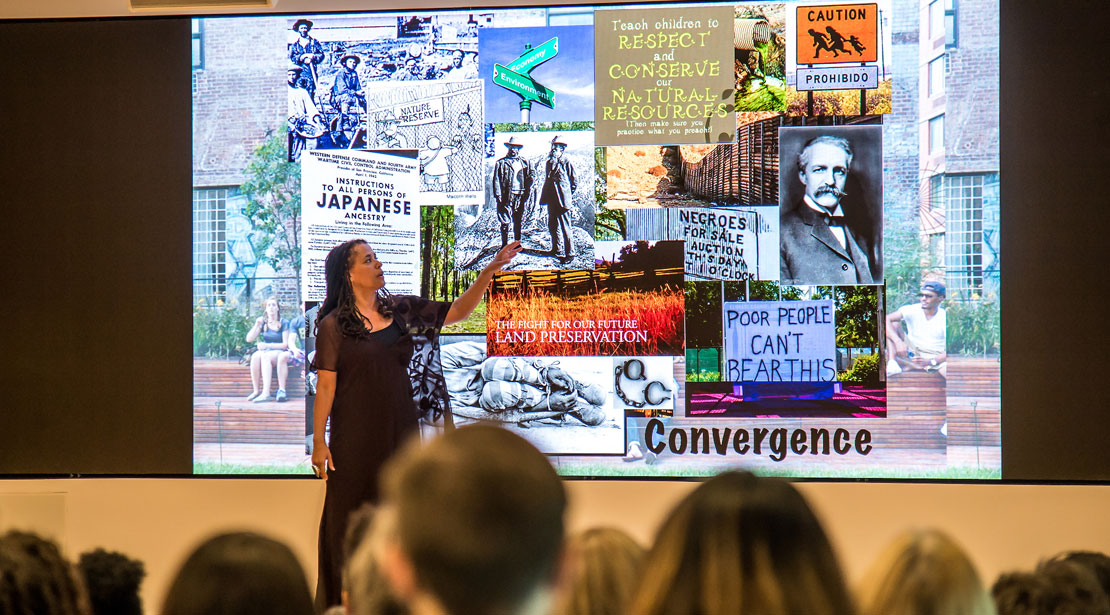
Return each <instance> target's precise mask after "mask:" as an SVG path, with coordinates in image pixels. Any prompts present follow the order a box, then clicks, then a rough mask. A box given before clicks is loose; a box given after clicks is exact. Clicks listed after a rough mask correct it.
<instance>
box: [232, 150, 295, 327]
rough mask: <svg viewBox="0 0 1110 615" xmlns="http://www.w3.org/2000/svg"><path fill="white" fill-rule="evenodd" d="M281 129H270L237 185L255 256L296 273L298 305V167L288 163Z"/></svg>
mask: <svg viewBox="0 0 1110 615" xmlns="http://www.w3.org/2000/svg"><path fill="white" fill-rule="evenodd" d="M285 135H286V132H285V130H284V129H282V130H276V131H270V133H269V136H268V137H267V138H266V140H265V141H263V142H262V144H260V145H259V146H258V147H257V148H255V150H254V153H253V154H252V155H251V160H250V162H249V163H248V164H247V168H246V169H245V170H244V174H245V175H246V177H247V179H246V181H245V182H243V184H242V185H241V186H240V187H239V189H240V190H241V191H242V193H243V194H244V195H246V197H247V205H246V206H245V207H244V208H243V215H245V216H246V217H247V219H248V220H250V223H251V228H253V229H254V231H255V232H254V234H253V242H252V245H253V246H254V252H255V256H257V257H258V259H259V260H261V261H264V262H267V263H269V264H270V266H272V267H273V268H274V270H275V271H283V270H284V271H291V272H293V274H294V275H295V276H296V277H295V279H296V280H297V283H296V284H295V286H296V288H297V304H298V305H300V304H301V291H300V279H301V170H300V167H299V166H298V165H297V164H294V163H291V162H289V154H288V144H287V142H286V136H285Z"/></svg>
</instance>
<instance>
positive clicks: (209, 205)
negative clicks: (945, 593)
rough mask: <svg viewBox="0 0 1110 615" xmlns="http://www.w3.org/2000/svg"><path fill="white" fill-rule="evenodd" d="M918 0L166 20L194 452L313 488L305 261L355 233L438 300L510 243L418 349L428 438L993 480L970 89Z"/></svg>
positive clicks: (796, 469)
mask: <svg viewBox="0 0 1110 615" xmlns="http://www.w3.org/2000/svg"><path fill="white" fill-rule="evenodd" d="M918 4H919V3H917V2H903V1H901V0H881V1H879V2H844V3H837V4H832V3H814V2H799V3H795V2H753V3H728V4H723V3H722V4H677V3H675V4H670V3H668V4H652V5H647V6H643V7H637V8H635V9H633V8H623V7H617V6H613V7H601V6H598V7H560V8H558V9H556V8H544V7H531V8H513V9H496V10H493V9H491V10H485V11H478V10H450V11H446V10H445V11H428V12H422V13H405V14H396V13H390V14H386V13H334V14H321V15H288V16H265V17H236V18H227V17H209V18H197V19H195V20H194V41H196V42H197V44H198V45H199V46H200V47H201V48H202V49H203V54H202V57H203V62H202V66H201V67H200V68H198V67H197V66H194V101H193V107H194V143H193V148H194V157H193V158H194V169H193V175H194V199H193V201H194V238H193V245H194V471H195V472H196V473H198V474H297V473H301V474H304V473H309V474H310V473H311V468H310V466H309V463H308V455H309V452H310V447H311V446H312V439H313V433H312V432H313V416H312V414H313V405H314V401H315V393H316V388H317V383H318V374H317V373H316V372H315V371H314V369H313V366H314V365H315V363H314V351H315V341H316V313H317V311H318V310H319V309H320V303H321V302H322V301H323V300H324V286H325V268H324V258H325V256H326V255H327V253H328V251H329V250H330V249H331V248H332V247H334V246H336V245H338V244H341V243H343V242H345V241H348V240H351V239H356V238H361V239H365V240H366V241H367V242H368V243H369V245H370V246H371V247H372V248H373V250H374V252H375V254H376V256H377V258H378V259H379V260H380V261H381V262H382V266H383V271H384V276H385V280H386V284H387V288H388V290H389V291H390V292H391V293H392V294H393V295H395V296H402V295H416V296H420V297H424V298H425V299H430V300H434V301H442V302H451V301H453V300H455V299H456V298H458V297H459V296H460V295H461V294H462V293H463V292H464V291H465V290H466V289H467V288H468V287H469V286H470V285H471V284H472V283H473V282H474V281H475V280H476V279H477V278H478V276H479V275H481V273H480V272H481V271H482V270H483V268H484V267H486V266H487V265H489V264H490V262H491V261H492V260H493V259H494V258H495V257H496V255H497V254H498V253H499V251H500V250H501V249H502V248H504V247H505V246H507V245H509V244H511V243H512V242H520V245H521V250H520V252H519V254H518V255H517V256H516V257H515V258H514V259H513V261H512V262H511V263H509V264H508V265H507V266H506V267H504V269H503V270H502V271H500V272H499V273H497V274H495V275H494V277H493V279H492V282H491V283H490V286H489V290H488V293H487V294H486V296H485V297H484V299H483V300H482V301H481V303H479V305H478V307H477V309H476V310H475V311H474V312H473V314H471V315H470V316H469V317H468V318H466V319H465V320H462V321H461V322H457V323H454V324H451V325H448V326H447V327H445V328H444V329H443V330H442V332H441V334H440V335H439V337H438V348H437V349H436V354H437V355H438V356H436V357H435V359H434V360H435V361H438V363H439V366H440V367H441V368H442V375H443V379H444V380H445V381H446V389H447V392H448V393H449V401H450V404H449V406H450V410H449V416H431V415H428V416H425V417H424V418H423V419H422V425H421V430H422V431H423V432H424V433H426V434H433V433H435V432H436V431H438V430H442V429H443V428H444V427H445V425H450V424H453V425H455V426H458V425H463V424H467V423H469V422H474V421H484V422H492V423H496V424H498V425H501V426H503V427H505V428H507V429H511V430H513V431H515V432H517V433H519V434H521V435H522V436H523V437H525V438H527V439H528V440H529V441H531V442H532V443H534V444H535V445H536V446H537V447H538V448H539V449H540V450H541V451H542V452H544V453H546V454H548V455H550V458H551V460H552V463H553V464H555V466H556V468H557V469H558V470H559V472H560V473H561V474H563V475H565V476H580V477H633V478H634V477H690V476H708V475H713V474H716V473H718V472H721V471H724V470H727V469H735V468H744V469H749V470H752V471H755V472H759V473H767V474H774V475H783V476H799V477H844V478H855V477H880V478H883V477H890V478H960V479H962V478H973V479H983V478H985V479H991V478H998V477H999V475H1000V468H1001V459H1000V440H1001V429H1000V412H1001V403H1000V385H999V381H1000V348H999V341H998V340H999V331H998V329H999V326H998V318H999V317H998V310H999V307H998V285H999V271H998V250H997V246H998V208H999V202H998V201H999V197H998V149H997V146H996V145H995V146H993V149H991V146H989V145H983V141H982V140H974V139H971V138H970V135H969V134H968V133H970V132H971V131H975V130H981V129H982V126H983V125H985V123H984V122H975V121H971V120H969V118H971V119H973V118H975V117H983V116H986V117H990V116H992V114H993V116H994V117H995V118H996V117H997V113H998V109H997V103H995V102H993V101H992V100H987V99H978V98H977V97H976V94H975V91H974V89H975V87H977V86H976V84H974V83H966V82H962V81H960V78H958V76H957V75H959V74H962V73H957V72H955V71H953V70H952V63H955V62H958V61H959V58H960V56H959V55H958V53H957V52H958V51H965V50H962V49H957V50H954V49H952V48H949V47H946V46H945V44H944V42H943V40H942V41H941V43H940V45H939V47H937V46H936V45H934V43H933V41H932V40H931V39H930V36H932V30H931V27H930V24H929V23H928V20H929V19H932V18H933V16H932V15H931V14H927V15H923V14H922V12H921V11H920V10H919V7H918ZM995 11H996V12H997V6H995ZM994 19H995V20H997V14H996V15H995V16H994ZM911 31H912V32H913V34H914V36H912V37H911V36H909V35H907V34H906V32H911ZM943 36H944V35H943V33H942V34H941V38H942V39H943ZM938 40H940V39H938ZM934 48H939V49H940V50H941V51H940V53H941V54H942V55H940V56H936V57H941V58H943V59H944V64H943V66H944V68H939V69H935V68H934V66H933V64H934V62H933V60H934V59H935V58H934V57H932V56H934V55H936V53H935V52H934V51H933V49H934ZM945 54H947V55H945ZM923 58H924V59H923ZM194 64H195V63H194ZM935 70H940V71H941V74H940V75H939V76H938V75H935V74H934V71H935ZM946 71H947V72H946ZM992 71H993V72H992ZM283 73H284V75H285V80H284V82H283V81H281V78H282V77H281V76H282V74H283ZM977 79H978V80H980V81H986V82H990V83H994V87H997V85H996V82H997V79H998V65H997V57H995V63H994V65H993V67H991V68H990V70H988V71H987V73H986V74H980V75H978V77H977ZM259 84H262V85H259ZM938 87H939V88H941V90H940V91H939V92H938V91H937V88H938ZM945 101H947V102H945ZM961 101H962V102H961ZM958 104H962V105H963V107H961V108H960V109H959V111H958V110H957V107H956V105H958ZM946 106H947V115H948V116H949V117H951V118H952V120H951V121H950V122H949V125H948V126H944V125H943V118H944V117H945V113H944V111H945V110H946ZM937 109H939V110H940V111H941V113H940V114H937ZM964 109H970V110H969V111H965V110H964ZM237 110H239V111H241V113H240V112H239V111H237ZM960 113H962V114H963V115H964V119H963V121H962V122H961V123H959V124H957V122H956V117H957V116H958V115H959V114H960ZM938 117H939V118H941V120H940V121H941V122H942V124H941V126H939V127H938V126H937V125H936V121H937V120H936V118H938ZM995 124H997V119H995ZM995 141H996V142H997V139H996V140H995ZM956 143H961V144H968V143H971V144H973V145H971V146H970V147H983V148H985V149H984V151H983V152H976V154H978V158H977V160H980V161H982V160H985V161H986V162H985V163H977V164H980V167H982V168H976V169H972V168H971V167H968V166H966V165H967V164H968V163H967V161H966V160H970V157H961V156H962V155H963V154H966V153H967V152H965V151H964V150H961V149H957V148H956V146H955V144H956ZM946 145H948V147H947V148H946ZM965 158H966V159H965ZM972 171H974V172H972ZM212 220H215V221H216V222H215V223H212V222H211V221H212Z"/></svg>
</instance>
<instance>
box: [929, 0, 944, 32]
mask: <svg viewBox="0 0 1110 615" xmlns="http://www.w3.org/2000/svg"><path fill="white" fill-rule="evenodd" d="M943 35H944V0H933V1H932V2H930V3H929V40H930V41H935V40H937V38H939V37H941V36H943Z"/></svg>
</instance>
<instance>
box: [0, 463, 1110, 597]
mask: <svg viewBox="0 0 1110 615" xmlns="http://www.w3.org/2000/svg"><path fill="white" fill-rule="evenodd" d="M695 486H696V483H689V482H666V481H642V482H617V481H569V482H568V483H567V488H568V490H569V492H570V497H571V511H570V518H569V528H570V530H571V531H574V530H580V529H585V528H587V527H591V526H594V525H615V526H618V527H622V528H624V529H626V530H627V531H629V532H631V533H632V534H633V535H634V536H636V537H637V538H639V539H640V540H642V541H644V542H645V543H648V542H650V540H651V537H652V535H653V533H654V531H655V529H656V527H657V526H658V524H659V523H660V522H661V521H662V519H663V516H664V515H665V514H666V512H667V511H668V510H669V509H670V507H671V506H673V505H674V504H675V503H676V502H677V501H678V500H679V499H680V498H682V497H683V495H685V494H686V493H688V492H689V491H690V490H691V489H693V488H694V487H695ZM799 488H800V489H801V490H802V491H803V492H804V493H805V494H806V496H807V497H808V498H809V499H810V501H811V502H812V503H813V505H814V506H815V508H816V509H817V510H818V512H819V514H820V515H821V516H822V518H823V520H824V522H825V525H826V528H827V530H828V532H829V534H830V536H831V538H832V540H833V543H834V545H835V546H836V547H837V549H838V552H839V553H840V557H841V561H842V562H843V564H844V566H845V568H846V570H847V571H848V574H849V577H850V578H852V579H855V578H857V577H858V575H860V574H862V572H863V570H864V568H865V567H866V566H867V565H868V564H869V563H870V560H871V558H873V557H874V556H875V555H876V554H877V553H878V551H879V549H880V548H881V547H882V545H883V544H884V543H885V542H886V541H888V540H890V539H891V538H893V537H894V535H895V534H897V533H898V532H900V531H901V530H903V529H906V528H909V527H921V526H937V527H940V528H943V529H945V530H946V531H948V532H949V533H951V534H952V535H953V536H954V537H955V538H956V539H957V540H959V541H960V542H961V543H962V544H963V545H964V546H965V547H967V549H968V551H969V552H970V553H971V554H972V557H973V559H974V560H975V562H976V563H977V565H978V566H979V570H980V573H981V574H982V575H983V578H984V579H985V580H986V581H987V582H990V581H991V580H993V579H994V577H996V576H997V575H998V574H999V573H1000V572H1003V571H1006V570H1011V569H1016V568H1030V567H1032V566H1033V565H1034V564H1035V563H1036V562H1037V560H1038V559H1039V558H1041V557H1045V556H1048V555H1051V554H1054V553H1056V552H1059V551H1063V550H1068V549H1094V550H1098V551H1103V552H1108V553H1110V522H1107V519H1108V518H1110V515H1108V514H1107V511H1110V486H1016V485H989V484H985V485H950V484H890V483H799ZM323 496H324V486H323V483H322V482H320V481H315V480H308V479H276V480H259V479H254V480H240V479H200V478H197V479H90V478H86V479H72V480H70V479H56V480H3V481H0V529H7V528H9V527H13V526H18V527H23V528H31V529H38V530H39V531H41V532H43V533H46V534H49V535H52V536H54V537H55V538H56V539H57V540H59V541H60V542H61V543H63V546H64V548H65V551H66V553H67V554H68V555H69V556H70V557H76V556H77V555H79V554H80V553H81V552H83V551H86V550H89V549H93V548H96V547H98V546H102V547H105V548H107V549H110V550H117V551H122V552H124V553H127V554H129V555H130V556H132V557H136V558H139V559H141V560H143V561H144V562H145V563H146V566H147V572H148V576H147V579H146V581H145V583H144V586H143V599H144V602H145V604H146V607H147V609H148V611H147V612H148V613H157V610H158V608H159V605H160V603H161V601H162V597H163V595H164V593H165V591H166V589H167V588H168V585H169V583H170V581H171V579H172V576H173V574H174V572H176V569H177V567H178V566H179V565H180V563H181V561H182V560H183V559H184V557H185V556H186V555H188V553H189V552H190V550H191V549H192V548H193V547H194V546H195V545H196V543H197V542H199V541H200V540H202V539H203V538H205V537H206V536H208V535H211V534H213V533H216V532H220V531H226V530H234V529H251V530H255V531H259V532H262V533H266V534H269V535H272V536H274V537H276V538H279V539H281V540H284V541H285V542H286V543H288V544H289V545H290V546H291V547H292V548H293V550H294V551H295V552H296V553H297V555H298V556H299V557H300V558H301V562H302V563H303V564H304V566H305V569H306V570H307V571H308V574H309V576H310V578H313V579H314V578H315V570H316V563H315V557H316V526H317V523H318V522H319V512H320V507H321V506H322V504H323Z"/></svg>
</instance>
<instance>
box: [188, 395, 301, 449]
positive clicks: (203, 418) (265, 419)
mask: <svg viewBox="0 0 1110 615" xmlns="http://www.w3.org/2000/svg"><path fill="white" fill-rule="evenodd" d="M304 416H305V402H304V399H303V398H297V399H290V400H289V401H287V402H284V403H277V402H275V401H272V400H271V401H268V402H263V403H259V404H256V403H253V402H249V401H246V400H245V399H242V400H238V401H235V400H228V399H223V398H218V397H194V398H193V442H199V443H211V442H225V443H241V444H304V440H305V421H304Z"/></svg>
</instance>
